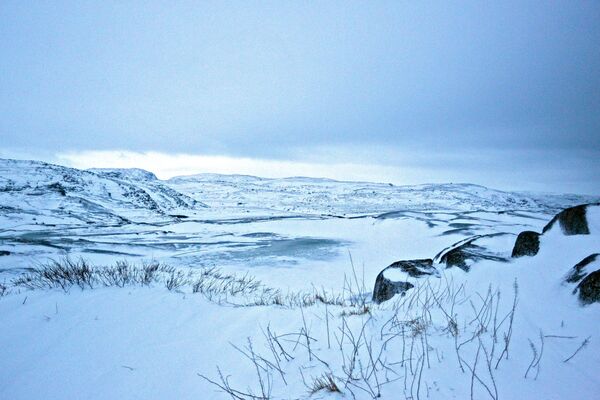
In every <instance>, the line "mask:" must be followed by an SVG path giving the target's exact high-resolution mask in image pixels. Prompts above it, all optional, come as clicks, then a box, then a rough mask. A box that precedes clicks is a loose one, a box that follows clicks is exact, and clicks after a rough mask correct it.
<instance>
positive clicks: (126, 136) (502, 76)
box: [0, 1, 600, 169]
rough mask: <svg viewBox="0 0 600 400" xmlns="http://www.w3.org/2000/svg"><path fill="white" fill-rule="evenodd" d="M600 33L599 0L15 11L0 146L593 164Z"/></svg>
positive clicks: (0, 21)
mask: <svg viewBox="0 0 600 400" xmlns="http://www.w3.org/2000/svg"><path fill="white" fill-rule="evenodd" d="M598 21H600V3H598V2H591V1H590V2H573V1H562V2H561V1H558V2H539V1H534V2H527V1H515V2H512V1H509V2H497V4H496V3H494V4H483V3H482V2H461V3H460V4H455V5H449V4H447V3H445V2H440V3H437V2H433V3H428V4H423V3H421V2H418V3H416V2H377V3H374V2H339V3H335V2H323V3H319V4H315V3H311V4H307V3H304V2H298V3H291V2H285V3H281V2H274V3H267V2H258V3H254V2H233V3H228V4H225V3H224V2H203V3H201V4H199V3H197V2H189V3H186V2H177V3H176V4H174V3H172V2H164V3H162V4H161V3H151V4H147V2H144V3H143V4H142V3H139V4H134V3H132V2H131V3H127V4H120V3H116V2H115V3H112V2H89V3H88V2H79V1H78V2H52V3H38V4H31V3H30V4H26V3H25V2H17V1H4V2H2V4H0V136H1V137H2V143H1V144H0V146H4V147H14V148H24V147H25V148H28V149H32V148H39V149H40V150H45V151H74V150H102V149H128V150H133V151H147V150H156V151H162V152H188V153H194V152H195V153H203V154H226V155H234V156H250V157H270V158H280V159H289V158H302V157H305V156H306V155H307V154H310V150H307V148H310V146H315V147H323V146H325V147H326V146H330V147H332V148H335V147H336V146H355V147H359V148H360V147H363V146H374V147H378V146H379V147H381V146H387V147H392V148H397V149H400V150H405V151H414V152H417V153H418V154H421V155H422V157H423V158H431V157H432V155H435V154H436V153H439V152H444V153H445V152H455V153H457V154H462V152H465V154H469V153H472V152H483V154H485V152H486V151H491V150H494V151H497V150H506V151H531V152H532V153H531V154H540V151H541V150H548V151H549V152H550V151H551V152H552V154H557V152H558V154H561V152H562V154H564V155H565V156H568V157H570V158H577V157H579V156H581V157H588V156H587V155H586V154H589V151H590V150H600V24H599V23H598ZM548 154H549V153H548ZM539 160H540V159H538V161H539ZM541 160H543V159H541ZM534 164H535V163H534ZM534 164H532V165H534ZM535 165H539V163H537V164H535ZM586 166H587V167H592V166H593V167H595V168H596V169H598V167H597V161H594V160H593V159H588V160H587V164H586Z"/></svg>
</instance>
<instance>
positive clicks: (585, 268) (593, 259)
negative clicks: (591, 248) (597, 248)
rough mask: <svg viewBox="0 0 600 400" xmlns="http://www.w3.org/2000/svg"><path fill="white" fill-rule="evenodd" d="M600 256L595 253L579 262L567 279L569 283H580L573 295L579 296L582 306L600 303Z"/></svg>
mask: <svg viewBox="0 0 600 400" xmlns="http://www.w3.org/2000/svg"><path fill="white" fill-rule="evenodd" d="M598 260H600V254H598V253H595V254H592V255H589V256H587V257H586V258H584V259H583V260H581V261H580V262H578V263H577V264H576V265H575V266H574V267H573V269H572V270H571V272H570V273H569V274H568V275H567V277H566V278H565V281H566V282H568V283H578V282H579V283H578V284H577V286H576V287H575V289H574V290H573V294H578V295H579V300H580V301H581V303H582V304H591V303H595V302H600V264H599V263H597V261H598Z"/></svg>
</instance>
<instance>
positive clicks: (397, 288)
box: [373, 259, 437, 303]
mask: <svg viewBox="0 0 600 400" xmlns="http://www.w3.org/2000/svg"><path fill="white" fill-rule="evenodd" d="M427 275H437V270H436V269H435V267H434V266H433V260H431V259H423V260H405V261H396V262H395V263H393V264H390V265H389V266H388V267H386V268H384V269H383V271H381V272H380V273H379V275H377V279H375V287H374V288H373V301H374V302H375V303H382V302H384V301H387V300H389V299H391V298H392V297H394V296H395V295H396V294H399V293H400V294H404V293H405V292H406V291H407V290H409V289H411V288H413V287H414V285H413V284H412V283H410V282H408V278H409V277H412V278H418V277H422V276H427Z"/></svg>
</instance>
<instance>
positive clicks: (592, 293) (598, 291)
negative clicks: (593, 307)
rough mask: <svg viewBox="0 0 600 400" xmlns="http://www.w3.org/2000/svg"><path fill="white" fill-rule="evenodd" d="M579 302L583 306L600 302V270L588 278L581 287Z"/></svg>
mask: <svg viewBox="0 0 600 400" xmlns="http://www.w3.org/2000/svg"><path fill="white" fill-rule="evenodd" d="M577 289H578V290H579V300H581V302H582V303H583V304H591V303H595V302H600V270H598V271H594V272H592V273H591V274H589V275H588V276H586V277H585V278H584V279H583V280H582V281H581V283H579V285H577Z"/></svg>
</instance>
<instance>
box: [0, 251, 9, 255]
mask: <svg viewBox="0 0 600 400" xmlns="http://www.w3.org/2000/svg"><path fill="white" fill-rule="evenodd" d="M0 256H10V251H8V250H0Z"/></svg>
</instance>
